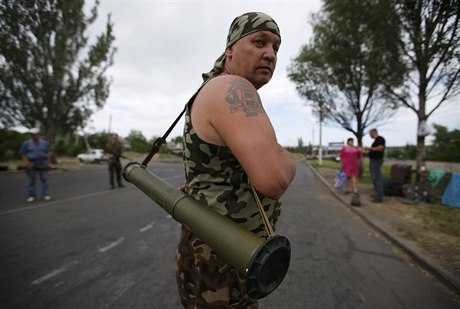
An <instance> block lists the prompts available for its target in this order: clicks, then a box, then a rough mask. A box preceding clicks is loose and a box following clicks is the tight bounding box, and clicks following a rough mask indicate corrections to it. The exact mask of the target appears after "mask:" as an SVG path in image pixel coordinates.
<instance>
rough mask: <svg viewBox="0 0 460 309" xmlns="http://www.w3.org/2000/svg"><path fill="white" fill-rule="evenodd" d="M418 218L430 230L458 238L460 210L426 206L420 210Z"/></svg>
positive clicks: (439, 205) (435, 205) (443, 206)
mask: <svg viewBox="0 0 460 309" xmlns="http://www.w3.org/2000/svg"><path fill="white" fill-rule="evenodd" d="M419 216H420V217H421V218H423V219H424V220H425V222H426V223H427V225H428V226H429V228H430V229H434V230H438V231H440V232H442V233H444V234H447V235H451V236H456V237H460V223H459V222H460V208H455V207H449V206H445V205H441V204H427V205H426V207H421V208H420V212H419Z"/></svg>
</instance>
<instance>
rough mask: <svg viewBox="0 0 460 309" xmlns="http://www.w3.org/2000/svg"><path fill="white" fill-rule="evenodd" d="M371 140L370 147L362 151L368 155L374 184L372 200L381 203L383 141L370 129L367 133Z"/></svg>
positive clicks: (375, 131) (375, 130)
mask: <svg viewBox="0 0 460 309" xmlns="http://www.w3.org/2000/svg"><path fill="white" fill-rule="evenodd" d="M369 135H370V136H371V138H373V139H374V142H373V143H372V146H371V147H366V148H364V150H365V151H366V152H368V153H369V162H370V169H371V177H372V182H373V183H374V191H375V195H374V198H373V199H372V202H374V203H382V202H383V180H382V165H383V157H384V154H385V139H384V138H383V137H382V136H380V135H379V134H378V132H377V129H372V130H370V132H369Z"/></svg>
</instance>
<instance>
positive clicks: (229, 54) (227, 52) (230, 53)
mask: <svg viewBox="0 0 460 309" xmlns="http://www.w3.org/2000/svg"><path fill="white" fill-rule="evenodd" d="M231 57H233V45H232V46H230V47H227V49H226V50H225V58H227V59H229V58H231Z"/></svg>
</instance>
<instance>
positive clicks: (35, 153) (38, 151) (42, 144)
mask: <svg viewBox="0 0 460 309" xmlns="http://www.w3.org/2000/svg"><path fill="white" fill-rule="evenodd" d="M29 133H30V135H31V137H32V138H31V139H30V140H28V141H25V142H24V143H22V145H21V148H20V150H19V154H20V156H21V159H22V160H23V161H24V162H25V164H26V173H27V177H28V179H29V182H28V185H27V194H28V198H27V202H28V203H31V202H34V201H35V199H36V191H35V179H36V178H37V175H38V176H39V178H40V182H41V190H42V198H43V200H45V201H49V200H51V197H50V196H49V193H48V169H49V168H51V167H52V166H51V147H50V144H49V143H48V142H47V141H46V140H44V139H41V138H40V135H39V129H37V128H33V129H30V130H29Z"/></svg>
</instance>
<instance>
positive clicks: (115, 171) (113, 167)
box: [106, 134, 124, 189]
mask: <svg viewBox="0 0 460 309" xmlns="http://www.w3.org/2000/svg"><path fill="white" fill-rule="evenodd" d="M122 152H123V145H122V144H121V142H120V141H119V140H118V137H117V135H116V134H113V135H112V136H111V137H110V139H109V141H108V143H107V147H106V153H107V154H108V166H109V177H110V186H111V188H112V189H115V181H114V176H115V175H116V177H117V184H118V187H119V188H122V187H124V185H123V183H122V182H121V158H122V157H123V156H122V154H121V153H122Z"/></svg>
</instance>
